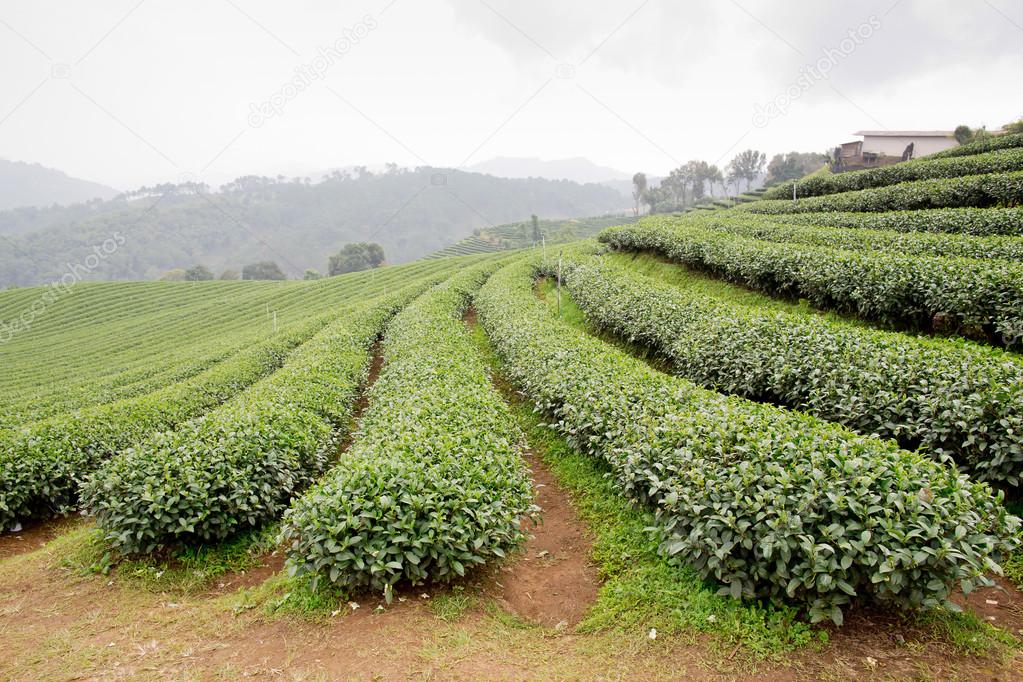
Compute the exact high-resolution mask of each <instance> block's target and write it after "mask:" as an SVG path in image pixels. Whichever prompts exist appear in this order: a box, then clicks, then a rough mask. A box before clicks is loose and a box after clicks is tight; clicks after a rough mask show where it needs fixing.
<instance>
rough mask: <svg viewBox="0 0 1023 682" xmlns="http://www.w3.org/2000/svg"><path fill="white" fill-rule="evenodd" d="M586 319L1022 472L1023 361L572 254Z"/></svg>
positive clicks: (987, 475) (828, 411)
mask: <svg viewBox="0 0 1023 682" xmlns="http://www.w3.org/2000/svg"><path fill="white" fill-rule="evenodd" d="M566 284H567V288H568V291H569V292H570V293H571V295H572V297H573V299H574V300H575V302H576V303H577V304H578V305H579V307H580V308H581V309H582V310H583V312H584V313H585V315H586V318H587V319H588V320H589V321H591V322H592V323H594V324H596V325H597V326H599V327H601V328H604V329H607V330H609V331H611V332H613V333H615V334H618V335H620V336H623V337H626V338H628V339H629V340H632V341H637V340H638V341H640V342H641V343H644V344H647V345H650V346H652V347H654V348H656V349H657V350H658V351H660V352H661V353H663V354H664V355H665V356H667V357H668V358H669V359H670V360H671V361H672V363H673V364H674V366H675V367H676V368H677V370H678V372H679V373H680V374H681V375H682V376H685V377H686V378H687V379H690V380H691V381H694V382H696V383H698V384H701V385H703V386H706V387H707V388H711V389H714V390H718V391H722V392H724V393H730V394H736V395H742V396H745V397H747V398H751V399H753V400H759V401H768V402H774V403H781V404H784V405H787V406H789V407H792V408H795V409H799V410H803V411H806V412H809V413H810V414H813V415H816V416H818V417H821V418H822V419H827V420H829V421H834V422H837V423H840V424H843V425H845V426H847V427H849V428H851V429H853V430H855V431H858V432H860V433H864V434H872V433H876V434H878V435H880V436H882V437H884V438H894V439H896V440H898V441H899V442H900V444H902V445H903V446H904V447H907V448H909V449H916V448H918V447H920V448H923V449H925V450H927V451H929V452H931V453H933V454H934V455H935V456H936V457H938V458H939V459H940V458H942V457H944V456H945V455H951V456H952V457H954V458H955V460H956V461H957V462H958V463H959V464H960V465H961V466H962V467H963V469H965V470H966V471H968V472H969V473H970V474H971V475H972V476H974V477H975V478H977V479H979V480H985V481H998V482H1000V483H1007V484H1009V485H1013V486H1018V485H1019V484H1020V482H1021V474H1023V364H1021V363H1020V362H1019V359H1018V358H1015V357H1013V356H1011V355H1008V354H1006V353H1004V352H1002V351H997V350H994V349H987V348H983V347H979V346H973V345H967V344H949V343H945V342H936V341H933V340H926V339H919V338H913V337H908V336H905V335H903V334H897V333H890V332H883V331H877V330H873V329H867V328H863V327H857V326H852V325H847V324H841V323H836V322H832V321H829V320H827V319H824V318H822V317H819V316H816V315H794V314H790V313H785V312H772V311H764V310H757V309H755V308H751V307H749V306H745V305H739V304H733V303H729V302H727V301H718V300H714V299H710V298H707V297H706V296H703V295H692V294H689V293H687V292H686V291H685V290H684V289H680V288H677V287H673V286H670V285H667V284H664V283H661V282H658V281H656V280H653V279H651V278H649V277H645V276H642V275H638V274H636V273H633V272H630V271H628V270H627V269H625V268H622V267H616V266H614V265H612V264H610V263H608V262H606V261H605V260H602V259H600V258H594V257H578V256H575V257H574V256H572V255H569V256H568V276H567V279H566Z"/></svg>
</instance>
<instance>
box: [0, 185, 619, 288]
mask: <svg viewBox="0 0 1023 682" xmlns="http://www.w3.org/2000/svg"><path fill="white" fill-rule="evenodd" d="M222 189H223V190H224V191H222V192H217V193H212V194H211V193H208V192H206V191H205V189H203V188H200V187H196V186H194V185H193V186H186V185H181V186H172V185H163V186H159V187H155V188H143V190H140V191H137V192H133V193H131V194H129V195H128V196H127V198H124V197H122V198H118V199H116V200H112V201H106V202H96V203H92V204H88V205H83V206H79V207H70V208H54V209H32V210H27V209H19V210H17V211H7V212H2V213H0V235H8V236H7V243H6V244H5V247H4V248H2V249H0V286H3V285H10V284H17V285H28V284H39V283H43V282H48V281H52V280H54V279H56V278H59V277H60V276H61V275H63V274H64V273H65V272H66V271H67V269H68V263H71V264H78V263H85V264H86V265H88V262H87V261H86V259H87V257H88V256H89V254H92V253H94V250H95V248H96V247H98V246H101V245H103V244H104V243H105V242H106V243H107V245H108V246H110V247H113V246H114V242H109V241H107V240H110V239H112V238H114V239H119V241H120V242H121V243H119V244H117V247H116V249H114V250H113V253H111V254H109V255H107V256H106V257H104V258H101V259H97V258H96V257H95V256H93V257H92V258H91V259H89V260H90V261H91V263H92V264H93V265H94V266H95V267H92V268H90V269H89V270H88V271H83V270H82V269H80V268H79V269H78V272H80V273H83V274H82V276H83V278H85V279H99V280H103V279H155V278H157V277H159V276H160V275H161V274H163V273H164V272H165V271H167V270H169V269H172V268H187V267H190V266H192V265H195V264H199V263H201V264H203V265H206V266H207V267H209V268H210V269H212V270H213V271H214V272H216V273H219V272H221V271H222V270H224V269H227V268H231V269H234V270H240V269H241V267H242V266H243V265H245V264H247V263H253V262H256V261H261V260H273V261H276V262H277V263H278V264H279V265H280V266H281V268H283V269H284V270H285V272H287V273H288V274H289V275H291V276H301V275H302V273H303V271H304V270H305V269H306V268H316V269H318V270H320V271H325V270H326V268H327V259H328V257H329V255H330V254H332V253H334V252H336V251H337V250H338V249H340V248H341V246H343V245H344V244H346V243H348V242H356V241H364V240H371V241H375V242H378V243H380V244H381V245H382V246H383V247H384V250H385V252H386V256H387V260H388V262H390V263H392V264H393V263H404V262H407V261H411V260H415V259H417V258H421V257H423V256H425V255H427V254H429V253H432V252H434V251H436V250H438V249H440V248H443V247H444V246H445V245H448V244H451V243H452V242H456V241H458V240H459V239H462V238H464V237H467V236H469V235H471V234H472V233H473V231H474V230H477V229H483V228H489V227H492V226H494V225H500V224H503V223H510V222H513V221H518V220H527V219H528V218H529V216H530V214H533V213H535V214H537V215H542V216H544V217H545V218H550V219H559V218H571V217H574V216H586V215H600V214H604V213H608V212H612V211H619V210H621V209H622V198H621V196H620V195H619V194H618V193H617V192H615V191H614V190H612V189H610V188H608V187H603V186H601V185H593V184H591V185H580V184H578V183H574V182H569V181H567V180H544V179H539V178H533V179H520V180H515V179H507V178H499V177H493V176H490V175H481V174H479V173H466V172H464V171H455V170H448V169H431V168H420V169H417V170H415V171H410V170H397V171H395V172H390V173H376V174H374V173H368V172H367V173H364V174H362V175H359V176H352V175H345V174H340V173H339V174H337V175H335V176H331V177H328V178H327V179H325V180H324V181H322V182H319V183H308V184H307V183H305V182H301V181H299V182H294V181H289V182H279V181H277V180H274V179H271V178H262V177H255V176H250V177H245V178H239V179H238V180H236V181H234V182H232V183H229V184H228V185H225V186H224V188H222ZM33 226H42V227H41V228H38V227H36V228H33Z"/></svg>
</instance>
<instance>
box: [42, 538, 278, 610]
mask: <svg viewBox="0 0 1023 682" xmlns="http://www.w3.org/2000/svg"><path fill="white" fill-rule="evenodd" d="M276 535H277V529H276V527H267V528H263V529H260V530H253V531H250V532H247V533H243V534H241V535H239V536H238V537H236V538H234V539H232V540H229V541H227V542H223V543H220V544H217V545H209V546H198V547H184V548H180V549H175V550H171V551H169V552H167V553H164V554H161V555H151V556H144V557H120V556H117V555H116V554H115V553H113V552H112V551H111V550H110V547H109V545H108V544H107V543H106V542H105V541H104V540H103V536H102V533H101V532H100V531H98V530H95V529H94V530H91V531H89V532H87V533H85V534H84V535H83V537H82V539H81V542H78V543H77V544H76V545H75V546H74V547H73V548H71V549H70V551H68V552H67V553H66V554H65V556H64V557H63V560H62V562H61V563H62V565H64V566H66V567H68V568H71V569H74V570H77V571H79V572H82V573H95V574H101V575H111V576H114V577H116V578H117V579H118V580H122V581H124V582H126V583H127V584H129V585H132V586H134V587H137V588H140V589H144V590H148V591H150V592H173V593H179V594H193V593H196V592H201V591H203V590H205V589H208V588H209V587H210V586H211V585H212V584H213V583H214V581H216V580H217V579H218V578H220V577H222V576H224V575H227V574H229V573H237V572H239V571H245V570H249V569H251V568H255V567H256V566H258V565H259V564H260V556H261V555H263V554H266V553H267V552H269V551H271V550H272V549H273V548H274V545H275V538H276Z"/></svg>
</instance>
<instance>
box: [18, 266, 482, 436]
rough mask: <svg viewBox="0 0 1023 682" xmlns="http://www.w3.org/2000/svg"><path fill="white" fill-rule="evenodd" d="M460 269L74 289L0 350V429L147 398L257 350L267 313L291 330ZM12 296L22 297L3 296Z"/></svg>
mask: <svg viewBox="0 0 1023 682" xmlns="http://www.w3.org/2000/svg"><path fill="white" fill-rule="evenodd" d="M474 260H477V259H474ZM464 262H466V261H465V259H462V260H460V261H451V260H438V261H431V262H429V263H415V264H409V265H402V266H393V267H387V268H382V269H380V270H378V271H369V272H360V273H352V274H347V275H341V276H338V277H331V278H327V279H323V280H318V281H314V282H296V281H292V282H230V281H225V282H110V283H82V284H80V285H76V287H75V289H74V293H73V294H71V295H68V296H67V297H66V298H61V299H60V300H58V301H56V302H54V303H53V304H52V306H50V307H48V308H47V309H46V310H45V311H44V312H43V313H42V314H40V315H39V316H37V317H36V318H35V320H34V322H33V324H32V325H31V327H30V328H29V329H27V330H25V331H24V332H22V333H19V334H17V335H16V336H14V338H12V339H11V341H10V342H8V343H4V344H0V424H2V425H10V426H14V425H19V424H23V423H26V422H28V421H33V420H37V419H40V418H44V417H48V416H51V415H53V414H56V413H58V412H62V411H63V412H66V411H69V410H71V409H76V408H81V407H85V406H89V405H96V404H99V403H103V402H110V401H111V400H117V399H121V398H126V397H132V396H135V395H140V394H142V393H145V392H147V391H151V390H155V389H157V388H160V387H161V386H166V385H167V384H168V383H172V382H173V381H180V380H182V379H184V378H187V377H188V376H189V375H190V374H194V373H195V372H197V371H200V370H201V369H204V368H206V367H208V366H209V364H210V363H211V362H213V361H214V360H215V358H216V357H225V353H226V354H230V353H231V352H236V351H237V350H239V349H242V348H245V347H247V346H249V345H251V344H252V343H256V342H258V340H259V339H260V338H263V337H265V336H266V335H267V334H269V333H271V332H272V331H273V328H274V317H273V315H272V313H273V312H276V313H277V315H276V320H277V323H278V327H279V328H281V329H284V328H288V327H291V326H293V325H301V324H303V323H304V321H305V320H308V319H309V318H311V317H315V316H317V315H320V314H323V313H327V312H329V311H330V310H332V309H336V308H337V306H338V302H339V301H345V300H347V299H356V300H365V299H368V298H373V297H375V296H377V295H379V294H381V293H385V292H386V291H388V290H393V289H394V288H395V287H396V286H404V284H406V283H407V282H409V281H412V280H414V279H417V278H420V277H428V276H432V275H435V274H441V273H444V272H449V271H451V270H453V269H455V268H456V267H458V265H459V263H464ZM19 291H25V292H27V293H29V294H30V295H29V296H28V297H27V298H25V297H24V296H23V297H21V298H17V299H14V298H10V297H8V296H7V295H6V294H7V293H12V294H13V293H17V292H19ZM40 291H41V288H39V287H36V288H32V289H25V290H15V291H13V292H0V317H2V316H4V315H6V314H7V313H6V311H7V310H11V311H15V312H16V311H17V310H18V309H20V308H21V307H23V306H24V305H28V304H30V303H31V301H33V300H35V299H37V298H38V296H39V292H40ZM268 310H269V311H270V314H268ZM190 365H191V367H190Z"/></svg>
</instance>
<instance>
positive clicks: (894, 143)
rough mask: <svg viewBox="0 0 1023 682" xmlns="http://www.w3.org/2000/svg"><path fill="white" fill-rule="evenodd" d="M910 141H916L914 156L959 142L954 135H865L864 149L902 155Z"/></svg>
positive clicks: (931, 152) (917, 156)
mask: <svg viewBox="0 0 1023 682" xmlns="http://www.w3.org/2000/svg"><path fill="white" fill-rule="evenodd" d="M910 142H912V143H914V147H913V158H920V157H921V156H927V155H928V154H934V153H935V152H940V151H941V150H943V149H948V148H949V147H955V146H956V145H958V144H959V143H958V142H956V140H955V138H954V137H909V136H906V137H887V136H880V135H878V136H874V135H865V136H864V137H863V151H865V152H876V153H878V154H887V155H888V156H902V152H903V151H905V149H906V146H907V145H908V144H909V143H910Z"/></svg>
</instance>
